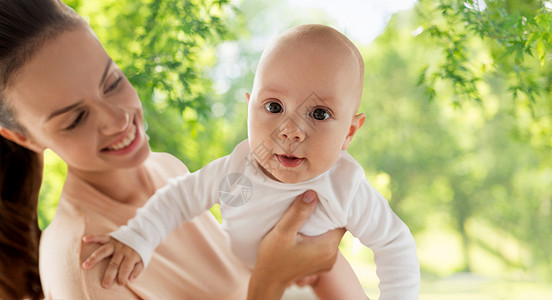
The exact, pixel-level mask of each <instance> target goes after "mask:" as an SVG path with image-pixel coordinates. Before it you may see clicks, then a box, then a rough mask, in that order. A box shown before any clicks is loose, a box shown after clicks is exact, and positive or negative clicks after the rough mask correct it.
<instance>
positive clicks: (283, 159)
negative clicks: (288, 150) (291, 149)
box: [276, 154, 305, 168]
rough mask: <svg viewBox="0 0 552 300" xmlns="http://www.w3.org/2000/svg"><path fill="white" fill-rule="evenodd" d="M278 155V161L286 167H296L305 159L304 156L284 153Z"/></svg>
mask: <svg viewBox="0 0 552 300" xmlns="http://www.w3.org/2000/svg"><path fill="white" fill-rule="evenodd" d="M276 157H277V158H278V161H279V162H280V164H281V165H282V166H283V167H286V168H295V167H297V166H299V165H300V164H301V163H302V162H303V161H304V160H305V159H304V158H299V157H295V156H292V155H283V154H282V155H279V154H277V155H276Z"/></svg>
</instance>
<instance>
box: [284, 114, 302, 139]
mask: <svg viewBox="0 0 552 300" xmlns="http://www.w3.org/2000/svg"><path fill="white" fill-rule="evenodd" d="M305 137H306V134H305V131H304V130H302V129H301V128H300V127H299V126H298V125H297V123H295V122H294V121H293V120H292V119H288V120H287V121H286V122H285V123H284V124H283V126H281V127H280V139H281V140H282V141H286V140H289V141H291V142H298V143H300V142H302V141H304V140H305Z"/></svg>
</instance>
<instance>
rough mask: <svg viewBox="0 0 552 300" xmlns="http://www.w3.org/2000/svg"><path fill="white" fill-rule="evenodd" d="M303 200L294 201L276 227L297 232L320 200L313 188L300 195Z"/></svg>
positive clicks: (284, 230)
mask: <svg viewBox="0 0 552 300" xmlns="http://www.w3.org/2000/svg"><path fill="white" fill-rule="evenodd" d="M297 198H300V199H301V201H297V200H296V201H294V202H293V203H292V204H291V206H290V208H288V210H287V211H286V212H285V213H284V215H283V216H282V218H280V221H278V223H277V224H276V226H275V229H277V230H281V231H283V232H288V233H289V232H294V233H297V232H298V231H299V228H301V226H302V225H303V223H305V221H306V220H307V219H308V218H309V216H310V215H311V214H312V212H313V210H314V208H315V206H316V205H314V204H315V203H316V201H318V195H316V193H315V192H314V191H312V190H308V191H306V192H305V193H303V194H302V195H300V196H299V197H297Z"/></svg>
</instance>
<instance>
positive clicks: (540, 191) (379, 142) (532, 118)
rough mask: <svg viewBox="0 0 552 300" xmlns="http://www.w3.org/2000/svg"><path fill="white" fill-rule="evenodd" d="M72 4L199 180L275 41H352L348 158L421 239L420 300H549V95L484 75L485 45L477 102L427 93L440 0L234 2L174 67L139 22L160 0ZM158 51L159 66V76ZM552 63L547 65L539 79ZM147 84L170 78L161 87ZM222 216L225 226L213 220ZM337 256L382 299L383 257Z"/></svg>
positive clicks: (55, 188) (152, 126)
mask: <svg viewBox="0 0 552 300" xmlns="http://www.w3.org/2000/svg"><path fill="white" fill-rule="evenodd" d="M158 2H161V3H163V2H171V1H158ZM192 2H194V3H195V2H200V1H192ZM209 2H214V1H209ZM215 2H216V1H215ZM443 2H446V1H443ZM66 3H68V4H70V5H71V6H73V7H74V8H75V9H76V10H77V11H78V12H79V13H80V14H81V15H83V16H84V17H85V18H86V19H87V20H88V21H89V22H90V24H91V26H92V27H93V28H94V30H95V31H96V33H97V34H98V37H99V38H100V40H102V42H103V43H104V45H105V47H106V49H107V51H108V53H110V54H111V55H112V56H113V58H114V60H115V62H117V63H118V64H119V66H121V68H122V69H123V70H124V71H125V73H126V74H127V76H128V77H129V79H130V80H131V81H132V82H133V84H134V85H135V86H136V87H137V90H138V91H139V94H140V96H141V98H142V101H143V102H144V106H145V115H146V119H147V122H148V126H149V128H148V135H149V136H150V143H151V146H152V148H153V149H154V150H156V151H167V152H170V153H172V154H174V155H175V156H177V157H179V158H180V159H181V160H182V161H184V162H185V163H186V164H187V165H188V167H189V168H190V169H191V170H197V169H198V168H200V167H201V166H202V165H204V164H206V163H207V162H209V161H211V160H213V159H215V158H217V157H220V156H223V155H226V154H229V153H230V152H231V150H232V149H233V147H234V145H236V144H237V143H238V142H239V141H241V140H242V139H244V138H246V134H247V131H246V103H245V96H244V94H245V92H247V91H249V90H250V88H251V85H252V80H253V74H254V71H255V67H256V64H257V61H258V58H259V56H260V52H261V51H262V49H263V47H264V46H265V45H266V43H267V42H268V41H269V40H270V39H271V38H273V37H274V36H275V35H276V34H278V33H280V32H282V31H283V30H285V29H287V28H289V27H292V26H294V25H298V24H303V23H322V24H327V25H331V26H333V27H335V28H336V29H338V30H340V31H342V32H343V33H345V34H346V35H347V36H348V37H349V38H350V39H351V40H353V41H354V42H355V44H356V45H357V46H358V48H359V49H360V51H361V53H362V55H363V57H364V60H365V73H366V75H365V89H364V94H363V103H362V105H361V108H360V110H361V111H362V112H364V113H366V115H367V119H366V122H365V124H364V127H363V128H362V129H361V130H360V131H359V133H357V136H356V137H355V139H354V140H353V143H352V145H351V147H350V149H349V152H350V153H351V154H352V155H353V156H354V157H355V158H356V159H357V160H358V161H359V162H360V163H361V164H362V165H363V167H364V168H365V171H366V176H367V177H368V179H369V180H370V182H371V183H372V184H373V185H374V186H375V187H376V188H378V190H379V191H380V192H381V193H382V194H383V195H384V196H386V198H387V199H388V200H389V201H390V205H391V207H392V208H393V210H394V211H395V212H396V213H397V214H398V215H399V216H400V217H401V219H403V220H404V221H405V223H406V224H407V225H408V226H409V227H410V229H411V231H412V233H413V234H414V236H415V239H416V241H417V245H418V255H419V259H420V263H421V267H422V286H421V293H420V299H445V300H447V299H552V288H551V287H550V286H551V282H552V255H550V254H549V249H550V247H552V243H551V241H550V240H551V236H552V215H551V213H552V207H551V206H552V205H551V201H552V200H551V198H552V189H551V188H550V187H551V186H552V163H551V158H550V153H551V151H550V150H551V149H552V138H551V136H552V133H551V128H552V121H551V116H550V114H551V112H552V108H551V107H552V104H551V102H550V94H542V93H541V94H540V95H539V97H538V98H537V99H536V100H535V99H533V100H531V99H529V98H530V97H528V96H527V97H518V98H515V99H513V98H512V93H511V91H512V87H511V86H509V81H508V80H510V79H508V78H506V79H504V78H500V77H499V76H497V75H487V74H488V73H489V72H490V71H492V70H493V68H495V67H494V64H493V63H492V56H493V53H494V52H493V51H495V50H496V49H495V48H494V47H495V46H493V45H491V44H490V43H487V42H485V41H483V42H482V41H481V40H478V39H476V38H474V39H473V40H471V39H470V40H469V43H468V44H469V45H470V48H469V49H468V50H467V51H466V53H465V54H466V55H469V59H468V61H469V66H468V68H472V69H473V70H472V72H474V73H476V74H478V77H481V78H483V80H482V81H480V82H477V83H476V84H475V85H474V86H476V87H477V90H478V92H479V94H478V95H479V96H480V98H481V99H480V100H478V101H476V100H470V99H464V98H462V97H461V96H458V93H459V92H458V91H459V87H458V86H455V85H449V84H447V83H446V82H444V81H443V82H437V84H435V86H433V87H432V88H433V90H432V91H433V97H430V96H428V90H427V89H426V88H425V87H424V84H423V83H424V82H423V78H424V75H427V74H430V73H428V72H429V71H427V70H430V71H431V70H435V69H438V68H439V65H440V63H441V62H442V61H444V60H445V59H446V58H445V56H444V55H443V54H442V52H441V50H442V49H441V48H442V45H440V44H439V42H437V41H436V40H435V39H433V37H432V35H430V34H429V33H428V31H429V28H432V26H434V25H435V23H439V22H441V21H440V20H439V19H438V18H437V17H435V18H433V17H432V14H434V13H435V11H436V10H435V5H431V1H425V2H424V3H423V5H422V3H417V2H416V1H411V0H392V1H383V0H381V1H369V0H344V1H330V0H325V1H315V0H304V1H302V0H288V1H287V2H286V1H259V0H242V1H237V0H236V1H233V2H232V3H231V5H232V6H233V8H230V7H226V8H224V9H221V10H216V13H217V15H218V16H220V18H221V20H223V22H222V24H223V25H224V26H226V29H225V32H224V33H223V34H221V35H220V36H216V37H214V38H206V39H204V40H201V39H200V40H199V41H197V43H198V44H199V45H200V48H201V51H196V52H190V53H184V54H182V55H181V54H178V55H177V54H175V55H174V56H171V55H170V54H168V56H170V57H168V58H167V57H165V56H161V55H160V56H158V57H157V56H155V53H156V52H158V51H169V53H170V51H171V49H172V48H170V46H167V47H165V48H161V47H158V48H156V47H157V46H155V45H154V46H151V45H152V44H149V45H150V46H149V48H146V46H145V44H146V43H145V42H144V41H146V40H147V38H148V37H149V35H148V34H149V33H147V32H146V33H144V32H140V29H137V30H136V31H132V30H133V29H134V28H133V27H132V26H130V25H131V24H134V23H132V22H135V25H136V28H141V27H140V26H147V24H146V25H144V23H147V22H146V21H144V20H141V19H140V18H139V17H132V16H133V14H136V15H138V16H139V15H140V14H145V15H147V12H144V11H143V9H142V8H141V6H144V5H145V4H144V3H151V1H135V0H132V1H130V0H129V1H122V0H119V1H113V0H96V1H79V0H74V1H69V0H67V1H66ZM545 3H548V2H545ZM468 4H469V5H465V7H462V9H468V10H484V9H485V8H486V6H485V1H482V0H481V1H471V2H470V3H468ZM149 8H151V7H149ZM167 9H168V8H167ZM160 11H162V9H160ZM209 12H210V13H212V12H213V11H210V10H209ZM437 12H438V10H437ZM129 16H130V17H129ZM167 18H169V17H167ZM182 18H184V17H182ZM177 19H178V18H177ZM122 20H124V22H123V21H122ZM436 20H437V21H436ZM121 22H123V23H121ZM125 22H127V23H125ZM432 22H433V23H432ZM441 23H443V24H445V25H446V24H447V23H446V20H444V21H442V22H441ZM439 24H440V23H439ZM443 26H444V25H443ZM154 28H155V27H154ZM174 30H175V31H176V30H178V29H174ZM184 30H185V28H184ZM206 30H207V29H206ZM129 32H130V33H132V34H138V35H140V34H141V35H142V38H143V39H140V38H138V39H136V38H134V37H133V36H132V34H129ZM154 34H158V35H159V36H163V34H167V32H166V31H163V30H162V29H159V31H158V32H153V33H151V35H154ZM175 36H177V37H179V35H178V34H175ZM192 36H193V35H192ZM198 36H201V34H199V35H198ZM167 45H168V44H167ZM440 47H441V48H440ZM167 49H168V50H167ZM174 52H175V53H179V52H178V51H177V50H174ZM152 53H153V54H152ZM148 55H149V56H151V57H155V59H154V60H153V65H152V66H153V67H150V68H149V69H148V66H149V65H148V62H147V60H148V59H149V57H148ZM174 61H185V62H186V63H185V65H184V67H185V68H189V69H190V70H195V73H193V76H192V75H189V74H188V75H189V76H191V77H186V78H194V79H193V81H190V82H192V84H190V85H189V86H187V85H186V84H185V85H184V86H181V85H182V82H181V81H182V80H180V79H181V78H180V77H178V76H177V77H174V76H172V75H171V74H172V73H170V72H171V71H174V69H176V68H180V67H183V66H181V65H178V66H176V67H174V66H173V67H171V66H170V63H171V62H174ZM167 62H169V63H167ZM472 63H473V64H472ZM548 63H549V60H548V61H546V63H542V62H541V64H540V66H539V63H535V65H536V66H537V68H540V69H539V70H541V71H542V69H543V68H548V69H550V66H549V64H548ZM143 66H145V67H143ZM463 67H464V65H459V66H458V69H460V70H462V68H463ZM194 68H195V69H194ZM144 70H146V71H144ZM147 70H149V71H147ZM521 72H523V70H522V71H521ZM167 74H168V75H167ZM190 74H191V73H190ZM550 74H552V72H550ZM163 76H165V77H163ZM171 76H172V77H171ZM149 77H155V78H159V80H158V81H157V82H156V83H155V84H153V85H152V84H149V83H147V82H146V81H147V80H148V78H149ZM148 84H149V85H148ZM142 87H143V88H142ZM179 97H180V98H179ZM187 97H189V100H188V98H187ZM174 98H178V99H177V100H176V101H174V100H173V99H174ZM45 160H46V168H45V176H44V177H45V182H44V184H43V188H42V191H41V198H40V212H39V213H40V215H39V217H40V222H41V226H42V227H43V228H44V227H46V226H47V224H48V223H49V221H50V220H51V218H52V217H53V215H54V213H55V207H56V204H57V198H58V197H59V193H60V192H61V186H62V184H63V180H64V176H65V172H66V171H65V166H64V165H63V163H62V162H60V161H59V159H58V158H57V157H56V156H55V155H54V154H52V153H51V152H47V153H46V157H45ZM212 211H213V213H214V214H216V215H218V210H217V208H214V209H213V210H212ZM341 250H342V252H343V253H344V255H345V256H346V257H347V258H348V260H349V261H350V262H351V264H352V265H353V268H354V269H355V272H356V273H357V276H358V277H359V278H360V280H361V282H362V283H363V285H364V287H365V289H366V292H367V294H368V295H369V296H370V298H371V299H377V297H378V291H377V277H376V275H375V266H374V264H373V255H372V253H371V251H370V250H369V249H366V248H365V247H364V246H362V245H361V244H359V243H358V241H356V240H355V239H354V238H353V237H351V236H350V235H347V236H346V237H345V238H344V240H343V242H342V245H341Z"/></svg>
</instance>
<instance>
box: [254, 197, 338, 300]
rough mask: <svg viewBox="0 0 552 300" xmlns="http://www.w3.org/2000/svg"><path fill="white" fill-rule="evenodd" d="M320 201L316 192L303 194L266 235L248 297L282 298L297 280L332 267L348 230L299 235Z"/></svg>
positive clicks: (261, 245) (260, 245)
mask: <svg viewBox="0 0 552 300" xmlns="http://www.w3.org/2000/svg"><path fill="white" fill-rule="evenodd" d="M317 202H318V197H317V195H316V193H315V192H313V191H307V192H305V193H304V194H302V195H300V196H299V197H297V199H296V200H295V202H294V203H293V204H292V205H291V206H290V208H289V209H288V210H287V211H286V213H285V214H284V216H282V218H281V219H280V221H278V223H277V224H276V225H275V226H274V228H273V229H272V230H271V231H270V232H268V233H267V235H266V236H265V237H264V238H263V240H262V241H261V243H260V244H259V248H258V250H257V263H256V264H255V268H254V269H253V273H252V275H251V280H250V282H249V291H248V295H247V299H248V300H257V299H268V300H271V299H280V298H281V297H282V294H283V293H284V291H285V289H286V287H287V286H288V285H289V284H290V283H292V282H294V281H295V280H298V279H300V278H303V277H305V276H308V275H313V274H318V273H321V272H326V271H329V270H330V269H331V268H332V266H333V264H334V263H335V260H336V257H337V252H338V249H337V246H338V245H339V242H340V241H341V238H342V237H343V234H344V233H345V229H334V230H332V231H329V232H327V233H325V234H323V235H320V236H316V237H307V236H303V235H301V234H298V231H299V228H301V226H302V225H303V223H304V222H305V221H306V220H307V219H308V217H309V216H310V215H311V214H312V212H313V211H314V208H315V206H316V203H317Z"/></svg>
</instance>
